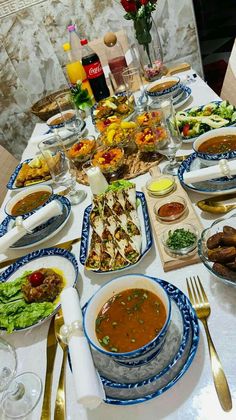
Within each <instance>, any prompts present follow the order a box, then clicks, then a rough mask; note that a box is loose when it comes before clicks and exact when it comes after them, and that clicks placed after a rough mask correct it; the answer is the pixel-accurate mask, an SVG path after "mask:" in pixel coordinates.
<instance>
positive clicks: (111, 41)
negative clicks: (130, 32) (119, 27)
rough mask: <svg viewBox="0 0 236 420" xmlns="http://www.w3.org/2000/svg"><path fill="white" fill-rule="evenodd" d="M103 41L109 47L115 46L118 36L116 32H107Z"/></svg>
mask: <svg viewBox="0 0 236 420" xmlns="http://www.w3.org/2000/svg"><path fill="white" fill-rule="evenodd" d="M103 42H104V44H105V45H106V46H107V47H113V45H115V44H116V43H117V36H116V34H114V32H107V33H106V34H105V36H104V38H103Z"/></svg>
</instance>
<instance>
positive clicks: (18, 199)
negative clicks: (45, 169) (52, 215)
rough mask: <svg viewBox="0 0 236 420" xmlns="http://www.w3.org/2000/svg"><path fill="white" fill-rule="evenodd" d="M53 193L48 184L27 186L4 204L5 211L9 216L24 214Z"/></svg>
mask: <svg viewBox="0 0 236 420" xmlns="http://www.w3.org/2000/svg"><path fill="white" fill-rule="evenodd" d="M52 193H53V190H52V187H51V186H50V185H41V186H40V185H38V186H36V185H35V186H32V187H29V188H27V190H26V189H25V190H23V191H21V192H19V193H18V194H16V195H14V197H12V198H11V199H10V200H9V201H8V202H7V203H6V206H5V213H6V214H7V215H8V216H11V217H18V216H25V215H29V214H30V213H32V212H34V211H35V210H37V209H39V208H40V207H42V206H43V205H44V204H46V203H47V202H48V200H49V199H50V198H51V196H52Z"/></svg>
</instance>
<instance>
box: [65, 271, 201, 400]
mask: <svg viewBox="0 0 236 420" xmlns="http://www.w3.org/2000/svg"><path fill="white" fill-rule="evenodd" d="M153 279H154V280H156V281H157V282H159V283H160V284H161V285H162V286H163V287H164V288H165V290H166V292H167V293H168V295H169V297H170V299H171V306H172V320H171V324H170V327H169V331H168V334H167V336H166V342H165V344H164V346H163V349H162V350H161V352H160V353H159V354H158V355H157V356H155V358H154V359H153V360H151V361H150V362H149V363H147V364H145V365H142V366H138V367H130V368H128V367H123V366H121V365H118V364H117V363H115V362H114V360H112V358H110V357H107V356H104V355H103V354H102V353H100V352H98V351H96V350H95V349H93V348H91V350H92V353H93V359H94V363H95V366H96V368H97V369H98V372H99V374H100V376H101V380H102V383H103V386H104V389H105V393H106V399H105V402H106V403H107V404H115V405H132V404H139V403H142V402H145V401H148V400H151V399H153V398H155V397H157V396H159V395H161V394H163V393H164V392H165V391H167V390H168V389H169V388H171V387H172V386H174V385H175V384H176V382H177V381H178V380H179V379H180V378H181V377H182V376H183V375H184V374H185V373H186V372H187V370H188V368H189V366H190V365H191V363H192V361H193V359H194V356H195V354H196V351H197V348H198V342H199V325H198V320H197V316H196V313H195V311H194V309H193V307H192V305H191V303H190V301H189V300H188V298H187V296H185V294H184V293H182V292H181V290H179V289H178V288H177V287H176V286H174V285H173V284H170V283H168V282H166V281H164V280H160V279H157V278H155V277H153ZM85 307H86V306H85ZM85 307H84V308H83V311H84V310H85ZM69 362H70V359H69ZM118 381H119V382H118Z"/></svg>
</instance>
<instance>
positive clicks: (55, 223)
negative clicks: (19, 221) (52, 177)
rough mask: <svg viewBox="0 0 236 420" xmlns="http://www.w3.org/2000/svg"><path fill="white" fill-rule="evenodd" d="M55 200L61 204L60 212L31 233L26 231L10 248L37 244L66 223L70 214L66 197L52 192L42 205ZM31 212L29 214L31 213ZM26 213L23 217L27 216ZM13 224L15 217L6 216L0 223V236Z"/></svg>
mask: <svg viewBox="0 0 236 420" xmlns="http://www.w3.org/2000/svg"><path fill="white" fill-rule="evenodd" d="M52 200H57V201H59V203H60V204H61V206H62V214H61V215H59V216H56V217H52V218H51V219H49V220H48V221H47V222H45V223H43V224H42V225H40V226H38V227H37V228H35V229H34V230H33V233H27V234H26V235H25V236H23V238H21V239H19V240H18V241H17V242H16V243H15V244H14V245H12V246H11V247H10V248H17V249H21V248H28V247H30V246H34V245H39V244H40V243H42V242H44V241H47V240H49V239H50V238H52V237H53V236H54V235H56V234H57V233H58V232H59V231H60V230H61V229H62V228H63V226H64V225H65V224H66V222H67V220H68V218H69V216H70V214H71V204H70V202H69V200H68V199H67V198H66V197H62V196H60V195H56V194H53V195H52V197H50V199H49V200H48V201H47V203H45V204H44V205H43V206H42V207H45V206H46V205H47V204H48V203H49V202H50V201H52ZM33 213H34V212H32V213H31V214H33ZM29 216H30V214H28V215H27V216H26V217H23V219H25V218H27V217H29ZM14 224H15V218H13V217H10V216H7V217H6V218H5V219H4V220H3V222H2V223H1V224H0V237H2V236H3V235H5V234H6V233H7V232H8V231H9V230H10V229H11V228H12V227H13V226H14Z"/></svg>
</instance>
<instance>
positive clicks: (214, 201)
mask: <svg viewBox="0 0 236 420" xmlns="http://www.w3.org/2000/svg"><path fill="white" fill-rule="evenodd" d="M235 199H236V193H232V194H225V195H218V196H217V197H210V198H206V199H205V200H201V201H198V202H197V206H198V207H199V208H200V209H201V210H202V211H206V212H208V213H214V214H218V213H220V214H225V213H228V212H229V211H230V210H233V209H235V208H236V200H235ZM228 200H229V201H230V200H231V201H233V200H234V202H231V203H228V204H227V203H226V201H228Z"/></svg>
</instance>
